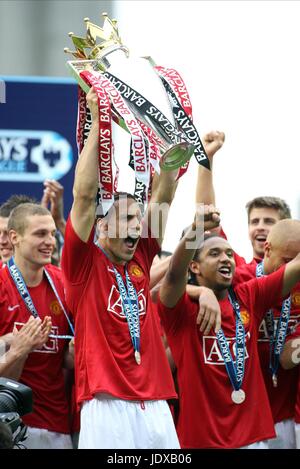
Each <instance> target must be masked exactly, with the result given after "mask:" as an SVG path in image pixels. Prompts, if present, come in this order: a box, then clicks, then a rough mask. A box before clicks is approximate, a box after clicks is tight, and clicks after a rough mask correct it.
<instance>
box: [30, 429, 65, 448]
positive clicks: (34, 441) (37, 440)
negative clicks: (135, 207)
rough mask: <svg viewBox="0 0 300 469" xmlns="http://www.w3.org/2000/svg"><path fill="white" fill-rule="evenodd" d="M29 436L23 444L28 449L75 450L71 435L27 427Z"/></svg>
mask: <svg viewBox="0 0 300 469" xmlns="http://www.w3.org/2000/svg"><path fill="white" fill-rule="evenodd" d="M26 434H27V435H28V436H27V438H26V440H24V441H22V442H21V444H22V445H24V446H25V447H26V448H28V449H73V445H72V440H71V436H70V435H66V434H65V433H57V432H50V431H49V430H45V429H44V428H33V427H27V433H26Z"/></svg>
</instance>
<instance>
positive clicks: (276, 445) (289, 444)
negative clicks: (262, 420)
mask: <svg viewBox="0 0 300 469" xmlns="http://www.w3.org/2000/svg"><path fill="white" fill-rule="evenodd" d="M275 431H276V438H272V439H270V440H268V447H269V449H295V448H296V435H295V422H294V420H292V419H287V420H282V422H278V423H276V424H275Z"/></svg>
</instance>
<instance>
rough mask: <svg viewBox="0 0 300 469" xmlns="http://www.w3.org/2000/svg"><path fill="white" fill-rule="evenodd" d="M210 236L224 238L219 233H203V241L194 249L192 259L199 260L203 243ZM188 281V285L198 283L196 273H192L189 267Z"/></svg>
mask: <svg viewBox="0 0 300 469" xmlns="http://www.w3.org/2000/svg"><path fill="white" fill-rule="evenodd" d="M210 238H221V239H225V238H223V236H221V235H220V234H219V233H214V232H212V233H204V237H203V241H202V243H201V244H200V246H199V247H198V248H197V249H196V251H195V254H194V256H193V261H199V259H200V254H201V252H202V250H203V248H204V243H205V241H206V240H207V239H210ZM188 283H189V284H190V285H198V282H197V279H196V275H195V274H194V272H192V271H191V270H190V269H189V272H188Z"/></svg>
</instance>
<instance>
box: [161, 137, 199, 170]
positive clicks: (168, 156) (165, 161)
mask: <svg viewBox="0 0 300 469" xmlns="http://www.w3.org/2000/svg"><path fill="white" fill-rule="evenodd" d="M194 150H195V147H194V145H192V144H191V143H188V142H180V143H177V144H176V145H173V146H171V147H170V148H169V149H168V150H167V151H166V152H165V153H164V154H163V156H162V157H161V160H160V164H159V165H160V167H161V169H162V170H163V171H173V170H175V169H178V168H180V167H181V166H183V165H184V164H185V163H186V162H187V161H188V160H189V159H190V158H191V157H192V155H193V153H194Z"/></svg>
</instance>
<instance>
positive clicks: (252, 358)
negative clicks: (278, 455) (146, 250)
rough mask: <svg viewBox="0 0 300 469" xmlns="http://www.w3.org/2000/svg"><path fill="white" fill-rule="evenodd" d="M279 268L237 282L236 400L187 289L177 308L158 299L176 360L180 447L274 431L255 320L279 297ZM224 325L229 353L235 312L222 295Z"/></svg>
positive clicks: (227, 444)
mask: <svg viewBox="0 0 300 469" xmlns="http://www.w3.org/2000/svg"><path fill="white" fill-rule="evenodd" d="M282 278H283V269H280V270H279V271H278V272H276V273H274V274H272V275H270V276H268V277H263V278H261V279H259V280H257V279H253V280H252V281H250V282H248V283H244V284H241V285H239V286H237V287H236V288H235V292H236V295H237V297H238V299H239V303H240V308H241V317H242V320H243V323H244V327H245V335H246V342H245V345H246V353H245V375H244V380H243V384H242V389H243V390H244V391H245V393H246V399H245V401H244V402H243V403H242V404H234V403H233V401H232V399H231V393H232V391H233V388H232V385H231V383H230V380H229V377H228V375H227V372H226V368H225V365H224V361H223V358H222V355H221V352H220V349H219V346H218V342H217V339H216V336H215V334H214V333H211V335H208V336H204V335H203V334H202V333H201V332H200V331H199V327H198V326H197V325H196V318H197V315H198V310H199V306H198V303H197V302H193V301H192V300H191V299H190V298H189V297H188V296H187V294H185V295H184V296H183V297H182V298H181V300H180V301H179V302H178V304H177V305H176V307H175V308H166V307H165V306H163V305H162V303H161V302H159V303H158V308H159V312H160V315H161V317H162V319H163V325H164V327H165V331H166V334H167V339H168V343H169V345H170V348H171V351H172V354H173V357H174V360H175V363H176V365H177V373H178V374H177V377H178V384H179V402H180V412H179V419H178V424H177V432H178V436H179V440H180V444H181V447H182V448H239V447H241V446H245V445H249V444H251V443H254V442H256V441H262V440H266V439H268V438H272V437H274V436H275V433H274V425H273V419H272V414H271V409H270V405H269V401H268V396H267V393H266V389H265V385H264V381H263V377H262V373H261V369H260V364H259V357H258V350H257V335H258V326H259V324H260V322H261V318H262V317H263V315H264V314H265V311H266V310H267V309H268V308H269V307H270V306H271V305H272V304H273V303H276V302H277V301H278V300H279V299H280V292H281V287H282ZM220 306H221V311H222V328H223V331H224V334H225V336H226V338H227V340H228V342H229V346H230V349H231V354H232V356H234V348H235V313H234V311H233V308H232V306H231V303H230V301H229V299H228V298H226V299H224V300H222V301H220Z"/></svg>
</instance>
